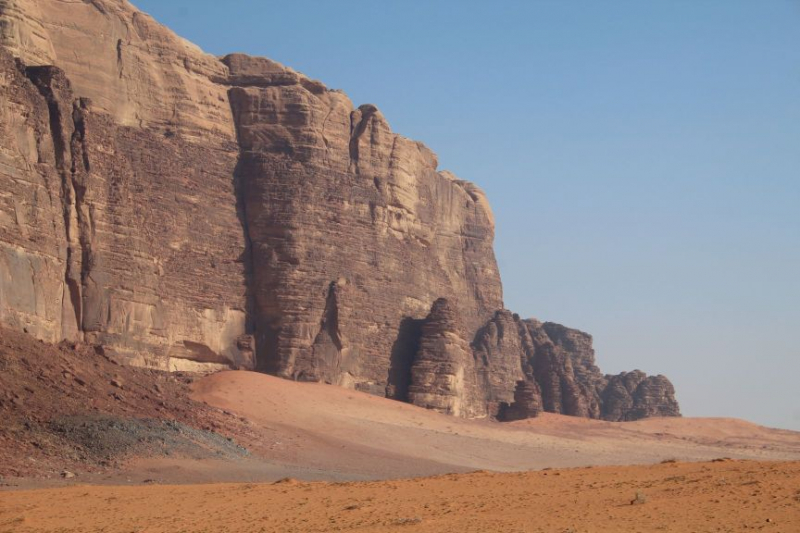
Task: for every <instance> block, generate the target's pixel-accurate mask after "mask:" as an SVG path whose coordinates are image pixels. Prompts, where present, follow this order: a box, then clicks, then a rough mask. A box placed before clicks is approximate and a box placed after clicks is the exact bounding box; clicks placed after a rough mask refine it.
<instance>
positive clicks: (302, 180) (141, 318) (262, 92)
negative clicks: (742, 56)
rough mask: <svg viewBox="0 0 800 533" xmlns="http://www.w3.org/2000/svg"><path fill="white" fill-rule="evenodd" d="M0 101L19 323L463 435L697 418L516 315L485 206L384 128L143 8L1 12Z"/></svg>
mask: <svg viewBox="0 0 800 533" xmlns="http://www.w3.org/2000/svg"><path fill="white" fill-rule="evenodd" d="M0 92H2V94H3V97H4V98H3V102H2V105H0V133H2V144H1V145H0V323H2V324H3V325H6V326H11V327H14V328H17V329H24V330H26V331H28V332H29V333H31V334H32V335H35V336H36V337H39V338H42V339H47V340H58V339H62V338H65V339H71V340H82V341H85V342H90V343H95V344H98V345H102V346H103V348H104V349H105V350H106V352H107V353H109V354H111V355H113V356H114V357H117V358H118V359H120V360H123V361H125V362H129V363H131V364H137V365H145V366H154V367H159V368H166V369H190V370H204V369H206V370H207V369H212V370H213V369H216V368H226V367H241V368H257V369H260V370H263V371H266V372H269V373H273V374H276V375H279V376H283V377H287V378H293V379H301V380H312V381H325V382H329V383H335V384H339V385H343V386H347V387H352V388H357V389H360V390H364V391H368V392H372V393H375V394H381V395H386V396H388V397H391V398H396V399H398V400H404V401H411V402H413V403H415V404H418V405H422V406H425V407H429V408H432V409H437V410H440V411H442V412H446V413H450V414H454V415H459V416H468V417H476V416H487V415H489V416H495V415H498V414H500V415H501V416H506V415H503V413H510V414H508V415H507V416H508V417H510V418H521V417H524V416H534V415H535V414H536V413H538V412H539V411H541V410H545V411H552V412H559V413H565V414H571V415H576V416H591V417H606V418H611V419H615V420H616V419H633V418H638V417H642V416H653V415H673V414H677V412H678V411H677V404H676V403H675V402H674V397H673V391H672V386H671V385H670V384H669V382H668V381H667V380H666V378H663V377H660V376H659V377H656V378H646V377H644V376H643V375H642V376H639V373H631V374H627V375H623V376H620V377H617V378H609V377H607V376H603V375H601V374H600V372H599V370H598V369H597V367H596V366H595V364H594V352H593V350H592V348H591V337H589V336H588V335H586V334H583V333H580V332H577V331H575V330H570V329H568V328H564V327H562V326H558V325H555V324H547V323H545V324H541V323H539V322H536V321H532V320H520V319H519V317H517V316H516V315H513V314H511V313H510V312H508V311H505V310H502V308H503V302H502V288H501V284H500V278H499V274H498V270H497V265H496V263H495V259H494V253H493V250H492V241H493V235H494V221H493V217H492V213H491V210H490V208H489V205H488V202H487V200H486V197H485V196H484V194H483V192H482V191H481V190H480V189H478V188H477V187H476V186H475V185H473V184H471V183H468V182H465V181H462V180H459V179H458V178H456V177H455V176H453V175H452V174H450V173H448V172H445V171H440V170H438V168H437V160H436V156H435V154H434V153H433V152H431V151H430V150H429V149H428V148H426V147H425V146H424V145H422V144H421V143H419V142H415V141H412V140H409V139H406V138H404V137H401V136H399V135H397V134H395V133H393V132H392V131H391V129H390V127H389V124H388V122H387V121H386V119H385V118H384V117H383V115H382V114H381V112H380V111H379V110H378V109H377V108H376V107H375V106H372V105H362V106H360V107H357V108H356V107H355V106H353V104H352V103H351V102H350V100H349V99H348V98H347V96H346V95H344V94H343V93H341V92H339V91H335V90H329V89H328V88H326V87H325V86H324V85H323V84H322V83H320V82H318V81H315V80H311V79H309V78H308V77H306V76H304V75H302V74H300V73H297V72H295V71H293V70H291V69H288V68H286V67H284V66H282V65H280V64H278V63H276V62H274V61H271V60H268V59H264V58H253V57H248V56H245V55H241V54H233V55H229V56H226V57H224V58H222V59H219V58H216V57H213V56H210V55H207V54H204V53H203V52H202V51H200V50H199V49H198V48H196V47H195V46H193V45H191V44H190V43H187V42H186V41H184V40H182V39H180V38H179V37H177V36H175V35H174V34H173V33H171V32H170V31H169V30H167V29H165V28H164V27H162V26H160V25H158V24H157V23H155V22H154V21H153V20H152V19H151V18H150V17H149V16H147V15H145V14H143V13H141V12H139V11H138V10H136V9H135V8H134V7H133V6H131V5H130V4H129V3H128V2H126V1H124V0H91V1H88V0H86V1H75V2H63V1H59V0H0ZM634 374H635V377H630V376H632V375H634Z"/></svg>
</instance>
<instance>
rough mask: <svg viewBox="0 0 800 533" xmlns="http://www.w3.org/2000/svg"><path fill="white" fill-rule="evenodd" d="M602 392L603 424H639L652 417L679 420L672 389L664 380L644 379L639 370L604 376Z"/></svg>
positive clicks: (645, 376)
mask: <svg viewBox="0 0 800 533" xmlns="http://www.w3.org/2000/svg"><path fill="white" fill-rule="evenodd" d="M607 379H608V385H607V386H606V388H605V390H604V391H603V392H602V399H603V406H604V409H603V418H604V419H605V420H615V421H616V420H620V421H624V420H639V419H641V418H649V417H654V416H680V408H679V407H678V402H677V400H676V399H675V388H674V387H673V386H672V383H670V381H669V380H668V379H667V378H666V377H664V376H647V375H646V374H645V373H644V372H642V371H640V370H634V371H633V372H623V373H622V374H619V375H616V376H607Z"/></svg>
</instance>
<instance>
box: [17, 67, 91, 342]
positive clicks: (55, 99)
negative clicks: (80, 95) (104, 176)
mask: <svg viewBox="0 0 800 533" xmlns="http://www.w3.org/2000/svg"><path fill="white" fill-rule="evenodd" d="M25 74H26V76H27V77H28V79H30V80H31V82H32V83H33V84H34V86H35V87H36V88H37V90H38V91H39V93H40V94H41V95H42V97H43V98H44V100H45V101H46V103H47V109H48V113H49V120H50V137H51V139H52V141H53V151H54V154H55V160H56V170H57V172H58V175H59V176H60V177H61V201H62V213H63V217H64V229H65V233H66V239H65V241H66V265H65V270H64V286H65V288H66V290H65V294H64V297H65V299H66V298H67V297H68V299H69V302H70V304H71V306H72V309H73V312H74V321H75V327H76V329H77V330H78V331H79V332H80V331H82V323H83V296H82V292H83V291H82V286H83V278H84V271H83V270H84V266H83V258H84V251H83V246H82V243H83V242H84V241H85V238H84V236H82V224H81V218H82V214H81V205H80V202H81V201H82V194H81V192H82V191H81V187H80V186H77V187H76V185H78V184H77V181H76V179H75V167H74V162H73V161H72V139H73V135H74V134H75V124H74V120H73V117H72V109H69V108H68V106H67V104H66V102H72V90H71V87H70V84H69V80H67V78H66V76H65V75H64V73H63V72H62V71H61V70H60V69H58V68H56V67H52V66H42V67H28V68H26V69H25ZM67 139H69V142H68V141H67Z"/></svg>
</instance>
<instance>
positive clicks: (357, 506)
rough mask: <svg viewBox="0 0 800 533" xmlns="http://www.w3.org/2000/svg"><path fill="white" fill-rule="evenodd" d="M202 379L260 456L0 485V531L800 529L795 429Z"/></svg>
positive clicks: (174, 460) (204, 394)
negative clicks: (619, 419)
mask: <svg viewBox="0 0 800 533" xmlns="http://www.w3.org/2000/svg"><path fill="white" fill-rule="evenodd" d="M191 394H192V396H193V398H194V399H195V400H196V401H197V402H199V403H200V404H201V405H202V404H207V405H206V406H205V407H206V408H211V409H218V410H221V412H223V413H227V414H228V416H233V417H237V419H238V420H243V421H244V424H245V425H246V426H247V427H248V428H249V438H248V440H247V446H248V448H249V449H251V452H252V453H251V455H250V456H249V457H246V458H241V459H237V460H232V459H225V460H214V459H192V458H181V457H160V458H159V457H140V458H131V459H130V460H128V461H127V462H126V463H125V464H124V467H123V468H122V470H120V471H117V472H104V473H102V474H101V473H94V474H92V473H87V474H85V475H80V476H78V477H76V478H74V479H71V480H68V481H59V482H51V483H49V484H48V486H47V488H33V489H28V490H19V489H20V487H16V488H17V490H9V491H5V492H0V532H3V533H4V532H7V531H8V532H93V531H97V532H100V531H102V532H108V533H112V532H126V533H127V532H141V533H144V532H152V533H155V532H181V531H186V532H204V531H206V532H262V531H263V532H300V531H303V532H305V531H309V532H310V531H316V532H323V531H363V532H372V531H376V532H377V531H420V532H449V531H453V532H469V531H475V532H495V531H496V532H557V533H564V532H568V531H569V532H576V533H578V532H580V533H584V532H612V531H613V532H617V531H620V532H623V531H624V532H628V531H630V532H637V531H641V532H649V531H668V532H705V531H708V532H719V531H723V532H725V531H752V530H763V531H774V532H782V533H794V532H798V531H800V461H798V459H800V435H798V433H795V432H791V431H781V430H773V429H768V428H763V427H760V426H757V425H754V424H750V423H747V422H744V421H740V420H731V419H692V418H678V419H651V420H645V421H640V422H631V423H610V422H601V421H592V420H585V419H578V418H570V417H562V416H557V415H544V416H542V417H540V418H537V419H534V420H528V421H522V422H515V423H510V424H500V423H496V422H490V421H481V420H462V419H457V418H453V417H448V416H444V415H440V414H437V413H434V412H431V411H427V410H423V409H419V408H416V407H413V406H410V405H406V404H402V403H398V402H394V401H391V400H386V399H383V398H378V397H375V396H370V395H367V394H363V393H359V392H354V391H351V390H347V389H342V388H338V387H334V386H327V385H321V384H308V383H294V382H289V381H284V380H280V379H278V378H274V377H270V376H266V375H261V374H256V373H251V372H223V373H219V374H215V375H211V376H208V377H205V378H202V379H199V380H197V381H195V382H194V384H193V385H192V393H191ZM626 465H638V466H626ZM278 477H283V478H284V479H278V480H277V481H276V479H277V478H278ZM243 481H245V482H243ZM31 486H35V485H31ZM40 486H41V484H40ZM22 488H25V485H24V484H23V485H22ZM637 497H638V500H637ZM632 502H633V503H632Z"/></svg>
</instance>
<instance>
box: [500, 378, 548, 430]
mask: <svg viewBox="0 0 800 533" xmlns="http://www.w3.org/2000/svg"><path fill="white" fill-rule="evenodd" d="M542 411H544V409H543V407H542V391H541V390H540V389H539V384H538V383H536V381H535V380H520V381H518V382H517V385H516V387H515V388H514V401H513V402H511V403H510V404H508V403H505V402H503V403H501V404H500V408H499V412H498V415H497V416H498V418H499V419H500V420H504V421H506V422H513V421H514V420H525V419H526V418H535V417H537V416H539V414H540V413H542Z"/></svg>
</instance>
